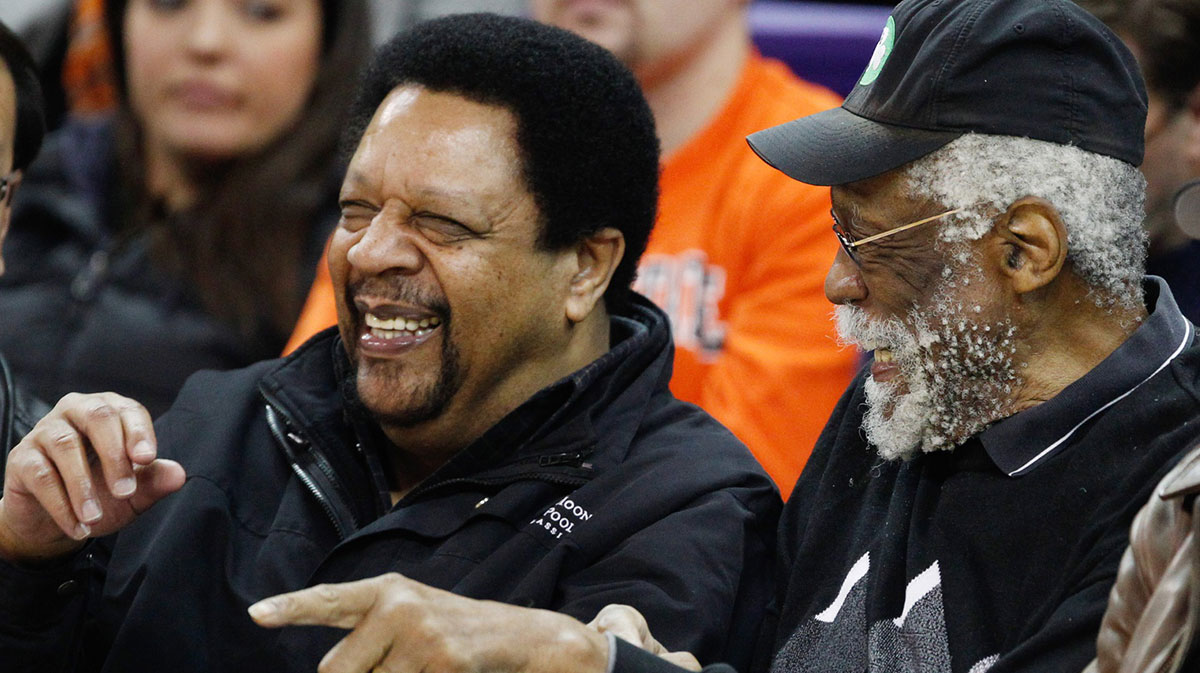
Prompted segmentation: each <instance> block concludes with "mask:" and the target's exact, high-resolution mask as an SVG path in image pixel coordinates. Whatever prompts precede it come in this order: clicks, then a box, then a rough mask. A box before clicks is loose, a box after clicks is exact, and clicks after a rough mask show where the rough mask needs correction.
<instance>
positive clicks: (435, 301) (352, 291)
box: [344, 278, 450, 322]
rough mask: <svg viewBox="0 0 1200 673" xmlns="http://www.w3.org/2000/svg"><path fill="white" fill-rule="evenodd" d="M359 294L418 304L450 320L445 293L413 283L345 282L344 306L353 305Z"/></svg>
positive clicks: (383, 281)
mask: <svg viewBox="0 0 1200 673" xmlns="http://www.w3.org/2000/svg"><path fill="white" fill-rule="evenodd" d="M359 295H370V296H372V297H376V298H379V299H383V300H384V301H388V302H392V303H396V304H407V305H409V306H420V307H421V308H424V309H427V310H429V311H430V312H432V313H433V314H435V315H437V316H438V317H439V318H441V319H442V321H443V322H449V321H450V303H449V302H448V301H446V297H445V295H443V294H441V293H440V292H435V291H433V290H430V289H428V288H423V287H420V286H418V285H416V284H415V283H411V282H406V281H397V280H388V279H383V278H365V279H363V280H360V281H355V282H350V283H347V284H346V289H345V291H344V298H345V300H346V306H350V307H355V306H356V304H355V303H354V298H355V297H357V296H359Z"/></svg>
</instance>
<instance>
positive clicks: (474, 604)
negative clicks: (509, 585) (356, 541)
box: [250, 573, 608, 673]
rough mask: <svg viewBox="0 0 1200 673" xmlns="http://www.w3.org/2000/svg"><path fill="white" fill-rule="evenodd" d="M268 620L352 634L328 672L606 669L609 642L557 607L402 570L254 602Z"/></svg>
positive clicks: (256, 612)
mask: <svg viewBox="0 0 1200 673" xmlns="http://www.w3.org/2000/svg"><path fill="white" fill-rule="evenodd" d="M250 616H251V618H253V619H254V621H255V622H257V623H258V624H259V625H260V626H264V627H267V628H277V627H281V626H289V625H310V626H311V625H321V626H333V627H337V628H342V629H350V630H351V632H350V634H349V635H347V636H346V637H345V638H343V639H342V640H341V642H339V643H338V644H337V645H335V646H334V648H333V649H331V650H330V651H329V652H328V654H326V655H325V657H324V658H323V659H322V660H321V664H320V666H319V667H318V671H319V672H320V673H409V672H410V671H411V672H412V673H418V672H420V671H427V672H428V673H476V672H482V671H491V672H496V671H513V672H516V671H529V672H530V673H557V672H558V671H573V672H577V673H604V671H605V670H606V668H607V666H608V641H607V639H606V638H605V637H604V636H603V635H601V634H600V633H598V632H597V631H594V630H592V629H589V628H588V627H586V626H584V625H583V624H581V623H580V622H578V621H576V620H574V619H572V618H570V617H567V616H566V615H560V614H558V613H555V612H550V611H547V610H533V609H529V608H519V607H515V606H511V605H505V604H503V603H496V602H493V601H480V600H474V599H470V598H464V597H462V596H458V595H456V594H452V593H449V592H446V591H442V590H440V589H434V588H433V587H429V586H426V585H424V584H421V583H420V582H415V581H413V580H410V579H408V578H406V577H403V576H401V575H398V574H396V573H389V574H387V575H381V576H379V577H373V578H370V579H365V580H359V581H357V582H348V583H345V584H322V585H319V586H315V587H311V588H309V589H304V590H302V591H296V592H293V593H289V594H281V595H278V596H273V597H271V598H267V599H264V600H262V601H259V602H258V603H255V604H254V605H252V606H250Z"/></svg>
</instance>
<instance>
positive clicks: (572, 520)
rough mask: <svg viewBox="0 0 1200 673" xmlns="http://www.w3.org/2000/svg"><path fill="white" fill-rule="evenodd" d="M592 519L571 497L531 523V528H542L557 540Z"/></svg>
mask: <svg viewBox="0 0 1200 673" xmlns="http://www.w3.org/2000/svg"><path fill="white" fill-rule="evenodd" d="M590 518H592V513H591V512H589V511H587V510H586V509H584V508H583V507H581V506H580V505H577V504H576V503H575V501H574V500H571V497H570V496H567V497H565V498H563V499H562V500H559V501H558V502H556V503H554V504H553V505H551V506H550V508H549V509H547V510H546V511H545V512H542V515H541V516H540V517H538V518H536V519H534V520H533V521H530V522H529V525H531V526H541V527H542V529H544V530H545V531H546V532H548V533H550V534H551V535H553V536H554V537H555V538H561V537H562V536H563V534H565V533H570V532H571V531H573V530H575V526H576V525H577V524H579V523H581V522H583V521H587V520H588V519H590Z"/></svg>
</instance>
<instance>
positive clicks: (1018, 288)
mask: <svg viewBox="0 0 1200 673" xmlns="http://www.w3.org/2000/svg"><path fill="white" fill-rule="evenodd" d="M994 231H995V234H996V235H997V237H998V238H997V245H996V247H995V254H996V256H997V257H996V259H995V262H996V267H997V268H998V269H999V271H1000V274H1001V275H1002V276H1004V277H1006V278H1008V283H1009V286H1010V287H1011V288H1012V291H1013V292H1014V293H1015V294H1018V295H1020V294H1025V293H1027V292H1032V291H1034V290H1037V289H1040V288H1043V287H1045V286H1047V285H1049V284H1050V283H1051V282H1052V281H1053V280H1054V279H1055V278H1057V277H1058V274H1059V273H1061V272H1062V268H1063V265H1065V264H1066V262H1067V227H1066V225H1065V224H1063V221H1062V217H1061V216H1059V214H1058V209H1057V208H1055V207H1054V205H1053V204H1052V203H1050V202H1049V201H1047V200H1045V199H1042V198H1038V197H1035V196H1027V197H1025V198H1022V199H1019V200H1017V201H1015V202H1013V204H1012V205H1010V206H1009V207H1008V210H1007V211H1005V213H1004V214H1003V215H1002V216H1001V217H1000V219H999V220H997V222H996V226H995V230H994Z"/></svg>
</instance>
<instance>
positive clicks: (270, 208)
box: [0, 0, 370, 414]
mask: <svg viewBox="0 0 1200 673" xmlns="http://www.w3.org/2000/svg"><path fill="white" fill-rule="evenodd" d="M106 19H107V26H108V29H109V32H110V35H111V43H112V44H113V46H114V48H115V54H114V61H115V64H116V72H117V74H118V78H119V80H120V90H121V99H122V100H121V106H120V108H119V110H118V111H117V113H116V114H115V115H114V116H113V117H112V118H108V119H104V120H102V121H101V122H95V121H92V122H88V121H83V120H71V121H68V123H67V124H66V125H65V126H64V127H63V129H61V130H60V131H59V132H58V133H56V134H55V135H54V136H51V139H50V142H48V144H47V148H46V152H45V153H44V156H43V157H42V159H40V160H39V161H38V162H37V163H36V164H34V166H32V167H31V170H30V171H28V174H27V176H26V179H25V183H26V184H25V185H24V187H23V188H22V194H21V198H20V199H19V200H18V202H17V203H16V207H15V210H14V213H13V222H12V232H11V246H12V250H13V252H14V253H16V254H15V258H14V259H13V263H12V264H10V268H9V273H8V274H7V275H6V276H5V277H3V278H0V315H3V316H5V320H4V321H3V324H0V350H3V351H5V352H6V353H7V354H8V355H9V358H10V361H11V362H12V364H13V367H14V369H15V370H16V371H17V373H18V375H19V377H20V378H21V379H22V380H23V382H26V383H27V384H28V385H29V386H30V387H31V389H32V390H33V391H34V392H35V393H37V394H38V395H40V396H42V397H44V398H47V399H57V397H59V396H61V395H62V394H64V393H66V392H68V391H83V392H86V391H99V390H113V391H116V392H119V393H122V394H124V395H127V396H129V397H133V398H134V399H138V400H139V401H141V402H142V403H144V404H145V405H146V406H147V408H149V409H150V410H151V411H152V412H153V413H155V414H157V413H160V412H162V411H163V410H165V409H166V407H167V406H168V405H169V403H170V401H171V400H172V399H173V397H174V395H175V392H176V391H177V390H178V388H179V387H180V386H181V385H182V383H183V381H184V379H186V378H187V376H188V375H190V374H191V373H192V372H193V371H196V370H198V369H228V368H233V367H239V366H243V365H246V364H249V363H251V362H254V361H256V360H259V359H262V358H266V357H273V356H275V355H277V354H278V353H279V351H280V350H281V348H282V346H283V344H284V342H285V340H286V338H287V335H288V334H289V332H290V329H291V326H292V324H293V323H294V322H295V319H296V316H297V314H298V313H299V310H300V305H301V302H302V301H303V297H304V293H305V291H306V290H307V288H308V285H309V283H310V281H311V275H312V272H313V269H314V268H315V265H316V260H317V259H318V257H319V255H320V252H321V248H322V246H323V244H324V241H325V239H326V236H327V234H328V232H329V231H330V229H331V228H332V226H333V225H334V224H335V223H336V220H337V217H338V211H337V205H336V194H337V189H338V185H339V183H340V178H341V171H340V170H339V168H340V167H339V166H337V165H335V164H336V162H335V158H336V157H337V151H336V147H337V140H338V136H339V134H340V131H341V128H342V125H343V110H344V108H345V107H346V102H347V100H348V99H349V98H350V96H351V95H352V92H353V89H354V86H355V83H356V80H357V75H358V71H359V69H360V67H361V66H362V65H363V64H364V63H365V60H366V57H367V55H368V48H369V44H370V43H369V26H368V24H367V20H366V7H365V2H364V0H109V1H108V3H107V6H106Z"/></svg>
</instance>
